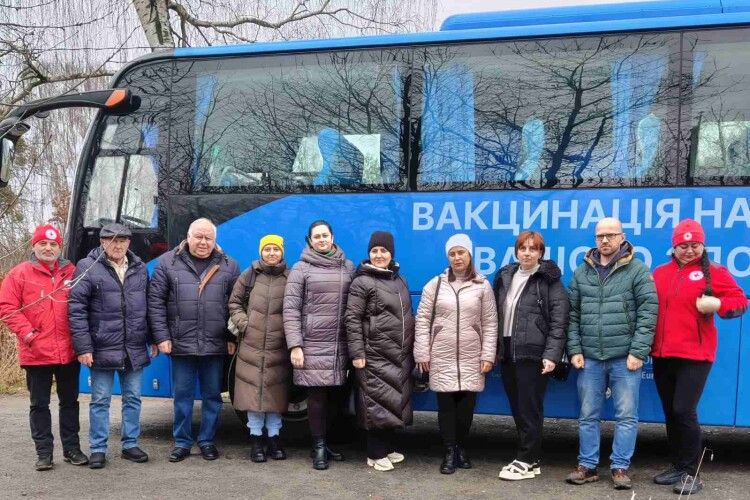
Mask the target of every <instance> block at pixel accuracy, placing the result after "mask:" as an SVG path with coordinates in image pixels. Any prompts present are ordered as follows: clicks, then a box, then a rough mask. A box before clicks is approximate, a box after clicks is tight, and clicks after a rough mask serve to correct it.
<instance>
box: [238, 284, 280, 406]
mask: <svg viewBox="0 0 750 500" xmlns="http://www.w3.org/2000/svg"><path fill="white" fill-rule="evenodd" d="M270 278H271V283H269V284H268V293H266V321H265V332H264V334H263V351H262V355H261V358H260V394H259V398H258V399H259V401H258V404H259V405H260V411H263V387H265V385H266V382H265V378H264V377H263V375H264V373H265V371H266V342H267V341H268V319H269V313H270V312H271V284H272V283H273V277H270ZM250 294H251V295H252V291H251V292H250ZM246 312H247V321H248V324H249V323H250V298H249V297H248V300H247V311H246ZM237 349H238V351H237V352H238V355H239V347H237Z"/></svg>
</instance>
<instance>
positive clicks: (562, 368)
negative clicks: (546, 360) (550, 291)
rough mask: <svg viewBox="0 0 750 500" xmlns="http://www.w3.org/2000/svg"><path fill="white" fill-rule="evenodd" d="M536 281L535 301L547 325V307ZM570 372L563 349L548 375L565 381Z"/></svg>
mask: <svg viewBox="0 0 750 500" xmlns="http://www.w3.org/2000/svg"><path fill="white" fill-rule="evenodd" d="M535 283H536V302H537V304H539V309H540V310H541V312H542V317H544V321H546V322H547V325H549V316H548V315H547V313H548V312H549V311H547V307H546V304H545V302H547V301H545V300H542V295H541V293H540V291H539V280H536V281H535ZM569 374H570V362H569V361H568V356H567V354H565V352H564V351H563V356H562V359H561V360H560V361H558V362H557V363H555V368H554V369H553V370H552V371H551V372H550V374H549V376H550V377H552V378H553V379H555V380H559V381H560V382H565V381H566V380H568V375H569Z"/></svg>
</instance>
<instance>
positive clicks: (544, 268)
mask: <svg viewBox="0 0 750 500" xmlns="http://www.w3.org/2000/svg"><path fill="white" fill-rule="evenodd" d="M520 267H521V265H520V264H519V263H518V262H514V263H512V264H508V265H507V266H505V267H503V268H502V269H500V271H499V274H501V275H504V274H506V273H510V276H512V275H513V274H515V272H516V271H517V270H518V269H519V268H520ZM534 274H537V275H538V276H539V277H541V278H542V279H544V281H546V282H547V283H554V282H556V281H559V280H560V278H562V271H561V270H560V266H558V265H557V262H555V261H554V260H544V259H542V260H540V261H539V269H537V271H536V273H534Z"/></svg>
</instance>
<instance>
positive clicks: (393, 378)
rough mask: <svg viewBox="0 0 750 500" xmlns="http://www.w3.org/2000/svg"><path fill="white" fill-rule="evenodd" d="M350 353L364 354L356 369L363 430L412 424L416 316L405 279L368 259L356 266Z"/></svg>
mask: <svg viewBox="0 0 750 500" xmlns="http://www.w3.org/2000/svg"><path fill="white" fill-rule="evenodd" d="M346 335H347V341H348V351H349V358H351V359H352V360H354V359H360V358H364V359H365V362H366V364H365V367H364V368H363V369H360V370H356V376H357V385H358V391H357V420H358V423H359V426H360V427H362V428H363V429H392V428H396V427H403V426H405V425H408V424H410V423H411V420H412V409H411V392H412V379H411V373H412V370H413V368H414V356H413V354H412V351H413V349H414V315H413V314H412V310H411V298H410V295H409V287H408V286H407V284H406V281H405V280H404V279H403V278H402V277H400V276H399V272H398V264H396V265H394V267H393V269H392V270H388V269H381V268H377V267H375V266H373V265H372V264H370V263H369V262H368V261H365V262H363V263H362V264H361V265H360V266H359V268H358V269H357V273H356V275H355V278H354V280H353V281H352V284H351V286H350V287H349V299H348V302H347V306H346Z"/></svg>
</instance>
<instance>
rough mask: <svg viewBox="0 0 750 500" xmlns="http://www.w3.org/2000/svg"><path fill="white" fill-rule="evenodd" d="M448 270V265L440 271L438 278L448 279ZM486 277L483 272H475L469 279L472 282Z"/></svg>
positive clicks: (480, 280) (477, 281)
mask: <svg viewBox="0 0 750 500" xmlns="http://www.w3.org/2000/svg"><path fill="white" fill-rule="evenodd" d="M450 270H451V268H450V267H446V268H445V270H444V271H443V272H442V273H440V274H439V275H438V276H440V278H445V281H448V273H449V272H450ZM486 279H487V277H486V276H485V275H484V274H480V273H478V272H477V273H476V275H475V276H474V277H473V278H472V279H471V281H472V283H481V282H483V281H485V280H486Z"/></svg>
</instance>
